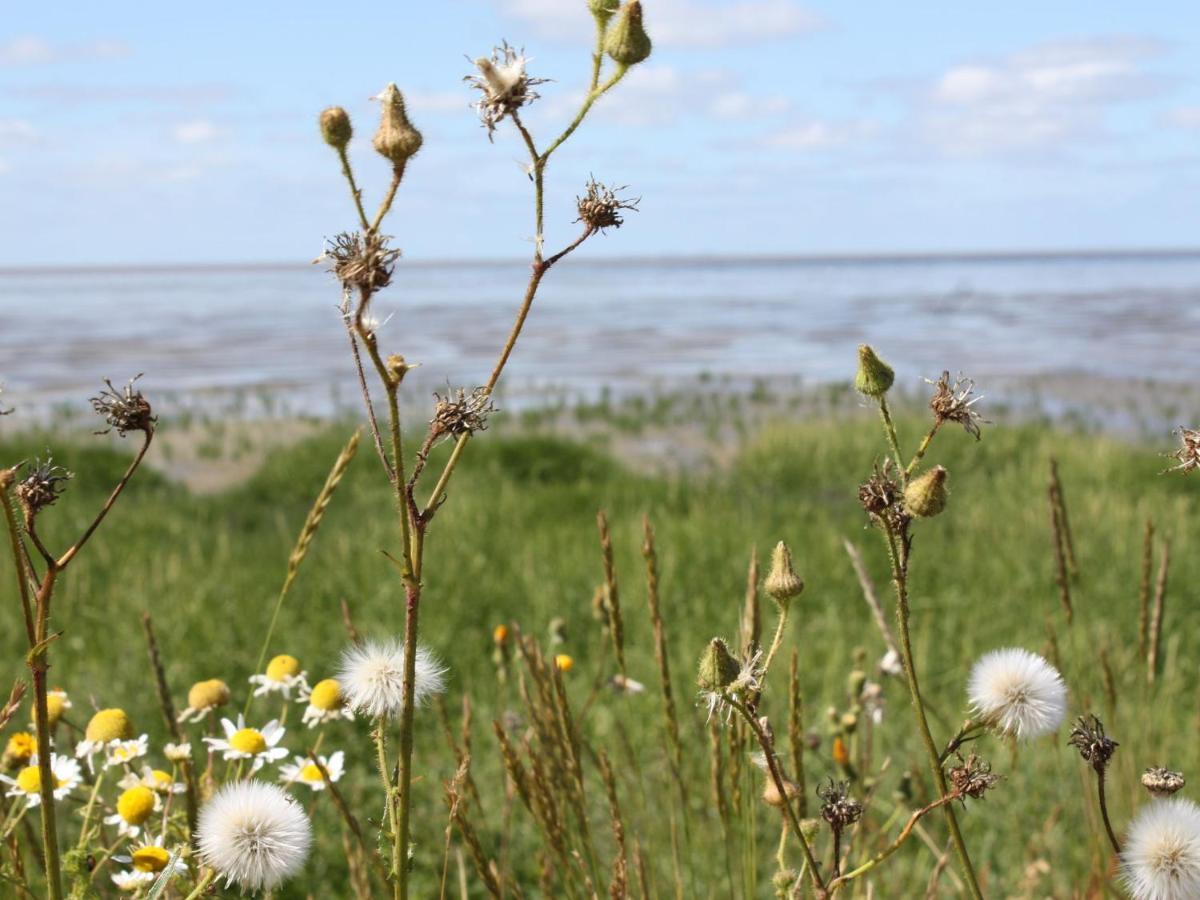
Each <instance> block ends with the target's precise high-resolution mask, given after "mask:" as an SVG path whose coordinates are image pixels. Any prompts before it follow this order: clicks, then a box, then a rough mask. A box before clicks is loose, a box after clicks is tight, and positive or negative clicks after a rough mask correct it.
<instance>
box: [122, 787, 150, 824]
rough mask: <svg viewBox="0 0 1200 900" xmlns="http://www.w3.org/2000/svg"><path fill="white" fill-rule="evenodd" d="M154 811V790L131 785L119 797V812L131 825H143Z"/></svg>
mask: <svg viewBox="0 0 1200 900" xmlns="http://www.w3.org/2000/svg"><path fill="white" fill-rule="evenodd" d="M153 812H154V791H152V790H150V788H145V787H141V786H140V785H139V786H138V787H131V788H130V789H129V790H127V791H126V792H125V793H123V794H122V795H121V796H120V797H118V798H117V814H118V815H119V816H120V817H121V818H122V819H124V820H125V821H126V822H128V823H129V824H130V825H141V824H142V823H143V822H145V821H146V820H147V819H148V818H150V815H151V813H153Z"/></svg>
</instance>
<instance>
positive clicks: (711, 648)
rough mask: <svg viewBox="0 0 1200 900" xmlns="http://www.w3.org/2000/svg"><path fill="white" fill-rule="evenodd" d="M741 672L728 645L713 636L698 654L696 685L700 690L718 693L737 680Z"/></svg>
mask: <svg viewBox="0 0 1200 900" xmlns="http://www.w3.org/2000/svg"><path fill="white" fill-rule="evenodd" d="M741 674H742V667H741V666H740V665H739V664H738V661H737V660H736V659H734V658H733V654H732V653H730V652H729V647H728V646H727V645H726V644H725V642H724V641H723V640H721V639H720V638H713V639H712V640H711V641H709V643H708V646H707V647H706V648H705V649H704V653H703V654H702V655H701V656H700V667H699V670H698V672H697V673H696V685H697V686H698V687H699V688H700V690H702V691H708V692H712V693H720V692H721V691H724V690H725V689H726V688H727V687H729V686H730V685H731V684H733V683H734V682H735V681H737V679H738V676H739V675H741Z"/></svg>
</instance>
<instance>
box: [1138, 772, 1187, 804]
mask: <svg viewBox="0 0 1200 900" xmlns="http://www.w3.org/2000/svg"><path fill="white" fill-rule="evenodd" d="M1186 783H1187V780H1186V779H1185V778H1184V777H1183V773H1182V772H1172V771H1171V770H1170V769H1164V768H1163V767H1162V766H1154V767H1152V768H1149V769H1147V770H1146V771H1145V774H1143V775H1142V787H1144V788H1145V789H1146V790H1148V791H1149V792H1150V793H1151V794H1153V795H1154V796H1155V797H1169V796H1171V794H1174V793H1175V792H1176V791H1179V790H1182V789H1183V786H1184V784H1186Z"/></svg>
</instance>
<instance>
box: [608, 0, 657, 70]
mask: <svg viewBox="0 0 1200 900" xmlns="http://www.w3.org/2000/svg"><path fill="white" fill-rule="evenodd" d="M650 50H651V44H650V36H649V35H648V34H646V28H645V26H644V25H643V24H642V4H641V0H628V2H627V3H625V4H624V5H623V6H622V7H621V9H620V11H619V12H618V13H617V20H616V21H615V22H613V23H612V25H611V26H609V29H608V34H607V35H606V36H605V38H604V52H605V53H607V54H608V55H609V56H610V57H612V60H613V62H615V63H616V64H617V65H618V66H621V67H628V66H635V65H637V64H638V63H640V62H643V61H644V60H646V59H647V58H648V57H649V56H650Z"/></svg>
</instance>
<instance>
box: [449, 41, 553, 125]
mask: <svg viewBox="0 0 1200 900" xmlns="http://www.w3.org/2000/svg"><path fill="white" fill-rule="evenodd" d="M474 63H475V68H477V69H478V70H479V74H478V75H467V76H465V77H464V78H463V81H465V82H466V83H467V84H469V85H470V86H471V87H473V88H476V89H477V90H478V91H479V92H480V93H481V95H482V96H480V98H479V99H478V100H477V101H476V102H475V111H476V112H478V113H479V120H480V121H481V122H482V123H483V127H484V128H486V129H487V131H488V140H491V139H492V135H493V134H494V133H495V131H496V125H498V124H499V123H500V122H502V121H503V120H504V119H505V117H507V116H511V115H512V114H513V113H515V112H516V111H517V110H519V109H520V108H521V107H523V106H528V105H529V104H530V103H532V102H533V101H534V100H536V99H537V98H538V94H537V92H536V91H534V90H533V88H534V87H536V86H537V85H539V84H545V83H546V81H547V80H548V79H545V78H531V77H529V74H528V73H527V72H526V71H525V66H526V65H527V64H528V63H529V58H528V57H527V56H525V53H524V51H522V50H517V49H515V48H513V47H510V46H509V45H508V42H507V41H504V42H502V43H501V44H500V46H499V47H493V48H492V55H491V56H490V57H487V56H481V57H479V58H478V59H476V60H474Z"/></svg>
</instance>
